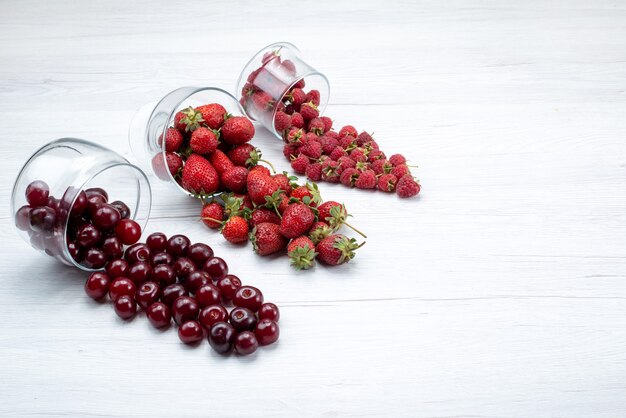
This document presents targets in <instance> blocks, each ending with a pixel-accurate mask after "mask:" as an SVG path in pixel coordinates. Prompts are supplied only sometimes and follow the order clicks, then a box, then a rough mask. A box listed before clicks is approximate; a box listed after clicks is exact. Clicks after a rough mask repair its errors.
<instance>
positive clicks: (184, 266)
mask: <svg viewBox="0 0 626 418" xmlns="http://www.w3.org/2000/svg"><path fill="white" fill-rule="evenodd" d="M172 267H173V268H174V271H175V272H176V276H177V277H178V279H179V280H180V281H181V282H182V283H184V282H185V280H187V277H188V276H189V275H190V274H191V273H192V272H193V271H195V270H196V266H195V264H193V262H192V261H191V260H190V259H188V258H187V257H180V258H178V260H176V261H174V264H173V265H172Z"/></svg>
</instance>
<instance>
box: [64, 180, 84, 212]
mask: <svg viewBox="0 0 626 418" xmlns="http://www.w3.org/2000/svg"><path fill="white" fill-rule="evenodd" d="M75 190H76V189H73V188H71V187H70V188H68V189H67V191H66V192H65V194H64V195H63V202H64V203H66V204H67V205H70V204H72V202H71V201H69V200H70V199H72V198H73V196H74V193H75ZM87 206H88V203H87V194H86V193H85V192H84V191H82V190H81V191H80V192H79V193H78V194H77V195H76V199H75V200H74V204H72V209H71V210H70V216H72V217H78V216H80V215H82V214H83V213H84V212H85V211H86V210H87Z"/></svg>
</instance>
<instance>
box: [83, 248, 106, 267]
mask: <svg viewBox="0 0 626 418" xmlns="http://www.w3.org/2000/svg"><path fill="white" fill-rule="evenodd" d="M106 263H107V255H106V254H105V253H104V251H102V250H101V249H100V248H90V249H88V250H87V251H86V252H85V258H84V259H83V261H82V263H81V264H82V265H84V266H85V267H87V268H90V269H93V270H98V269H101V268H103V267H104V266H105V264H106Z"/></svg>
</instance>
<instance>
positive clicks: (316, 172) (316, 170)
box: [305, 163, 322, 181]
mask: <svg viewBox="0 0 626 418" xmlns="http://www.w3.org/2000/svg"><path fill="white" fill-rule="evenodd" d="M305 174H306V177H307V178H308V179H309V180H311V181H320V180H321V179H322V164H320V163H313V164H309V165H308V166H307V167H306V170H305Z"/></svg>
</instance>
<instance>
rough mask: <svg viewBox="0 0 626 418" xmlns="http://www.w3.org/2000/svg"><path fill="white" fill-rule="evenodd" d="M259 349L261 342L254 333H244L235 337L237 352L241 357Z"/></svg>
mask: <svg viewBox="0 0 626 418" xmlns="http://www.w3.org/2000/svg"><path fill="white" fill-rule="evenodd" d="M257 348H259V342H258V340H257V338H256V335H254V332H251V331H244V332H241V333H239V334H237V337H235V351H236V352H237V354H239V355H240V356H247V355H249V354H252V353H254V352H255V351H256V349H257Z"/></svg>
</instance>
